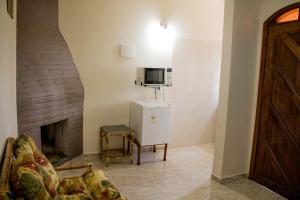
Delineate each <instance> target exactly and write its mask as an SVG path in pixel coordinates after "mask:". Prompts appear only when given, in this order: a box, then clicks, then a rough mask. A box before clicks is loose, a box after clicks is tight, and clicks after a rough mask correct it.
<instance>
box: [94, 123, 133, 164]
mask: <svg viewBox="0 0 300 200" xmlns="http://www.w3.org/2000/svg"><path fill="white" fill-rule="evenodd" d="M133 134H134V132H133V130H132V129H130V128H129V127H127V126H126V125H112V126H101V127H100V158H103V159H104V161H105V163H106V166H108V165H109V163H110V161H111V160H130V161H131V162H132V163H133V152H132V153H131V154H130V150H128V151H127V155H126V153H125V143H126V142H125V139H126V138H131V139H128V144H129V146H130V145H133V138H134V137H133ZM113 136H119V137H122V139H123V149H122V153H123V156H115V155H112V154H111V153H110V148H109V142H110V140H109V138H110V137H113ZM128 136H130V137H128ZM103 138H104V139H105V146H106V148H105V150H103ZM129 148H130V147H129Z"/></svg>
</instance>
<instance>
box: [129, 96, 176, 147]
mask: <svg viewBox="0 0 300 200" xmlns="http://www.w3.org/2000/svg"><path fill="white" fill-rule="evenodd" d="M170 112H171V107H170V105H169V104H168V103H165V102H158V101H155V100H153V101H152V100H137V101H132V102H131V103H130V120H129V126H130V128H132V129H133V130H134V131H135V138H136V139H137V140H138V141H139V143H140V145H141V146H147V145H155V144H167V143H169V141H170Z"/></svg>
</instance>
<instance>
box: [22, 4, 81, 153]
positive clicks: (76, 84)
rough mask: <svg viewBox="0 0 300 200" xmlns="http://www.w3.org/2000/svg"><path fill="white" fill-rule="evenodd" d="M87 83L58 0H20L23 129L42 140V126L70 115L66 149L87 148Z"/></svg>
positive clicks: (26, 133)
mask: <svg viewBox="0 0 300 200" xmlns="http://www.w3.org/2000/svg"><path fill="white" fill-rule="evenodd" d="M83 101H84V89H83V85H82V83H81V80H80V77H79V73H78V71H77V69H76V66H75V64H74V61H73V58H72V55H71V53H70V50H69V48H68V45H67V44H66V42H65V40H64V37H63V36H62V34H61V32H60V30H59V27H58V0H20V1H18V9H17V108H18V129H19V134H25V135H29V136H31V137H32V138H33V139H34V140H35V141H36V143H37V144H38V145H39V146H41V127H42V126H45V125H47V124H51V123H56V122H59V121H62V120H67V122H68V123H67V130H66V131H64V133H63V135H62V136H61V139H62V140H63V142H62V143H63V147H64V152H65V154H67V155H68V156H76V155H79V154H81V153H82V151H83V135H82V132H83V130H82V129H83Z"/></svg>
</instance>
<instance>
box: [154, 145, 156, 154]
mask: <svg viewBox="0 0 300 200" xmlns="http://www.w3.org/2000/svg"><path fill="white" fill-rule="evenodd" d="M155 152H156V145H153V153H155Z"/></svg>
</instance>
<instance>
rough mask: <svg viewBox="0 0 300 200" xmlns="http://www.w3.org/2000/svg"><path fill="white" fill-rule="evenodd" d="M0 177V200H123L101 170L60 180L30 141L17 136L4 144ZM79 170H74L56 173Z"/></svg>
mask: <svg viewBox="0 0 300 200" xmlns="http://www.w3.org/2000/svg"><path fill="white" fill-rule="evenodd" d="M2 166H3V167H2V171H1V177H0V200H9V199H17V200H19V199H20V200H22V199H25V200H27V199H28V200H29V199H30V200H102V199H103V200H126V198H125V197H124V196H122V194H120V192H119V191H118V190H117V188H116V187H114V186H113V185H112V184H111V183H110V182H109V180H108V179H107V178H106V177H105V175H104V174H103V172H102V171H101V170H97V171H96V170H92V166H91V165H85V166H84V167H87V170H86V171H85V172H84V173H83V174H82V175H81V176H80V177H71V178H65V179H60V178H59V177H58V175H57V173H56V169H54V167H53V166H52V165H51V163H50V162H49V161H48V159H47V158H46V157H45V156H44V155H43V153H42V152H41V151H40V150H39V149H38V148H37V147H36V145H35V143H34V142H33V140H32V139H31V138H30V137H28V136H24V135H21V136H19V137H18V138H17V139H16V140H14V139H12V138H10V139H9V140H8V142H7V145H6V149H5V155H4V162H3V165H2ZM72 168H80V167H77V166H75V167H74V166H73V167H67V168H58V170H65V169H72Z"/></svg>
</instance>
